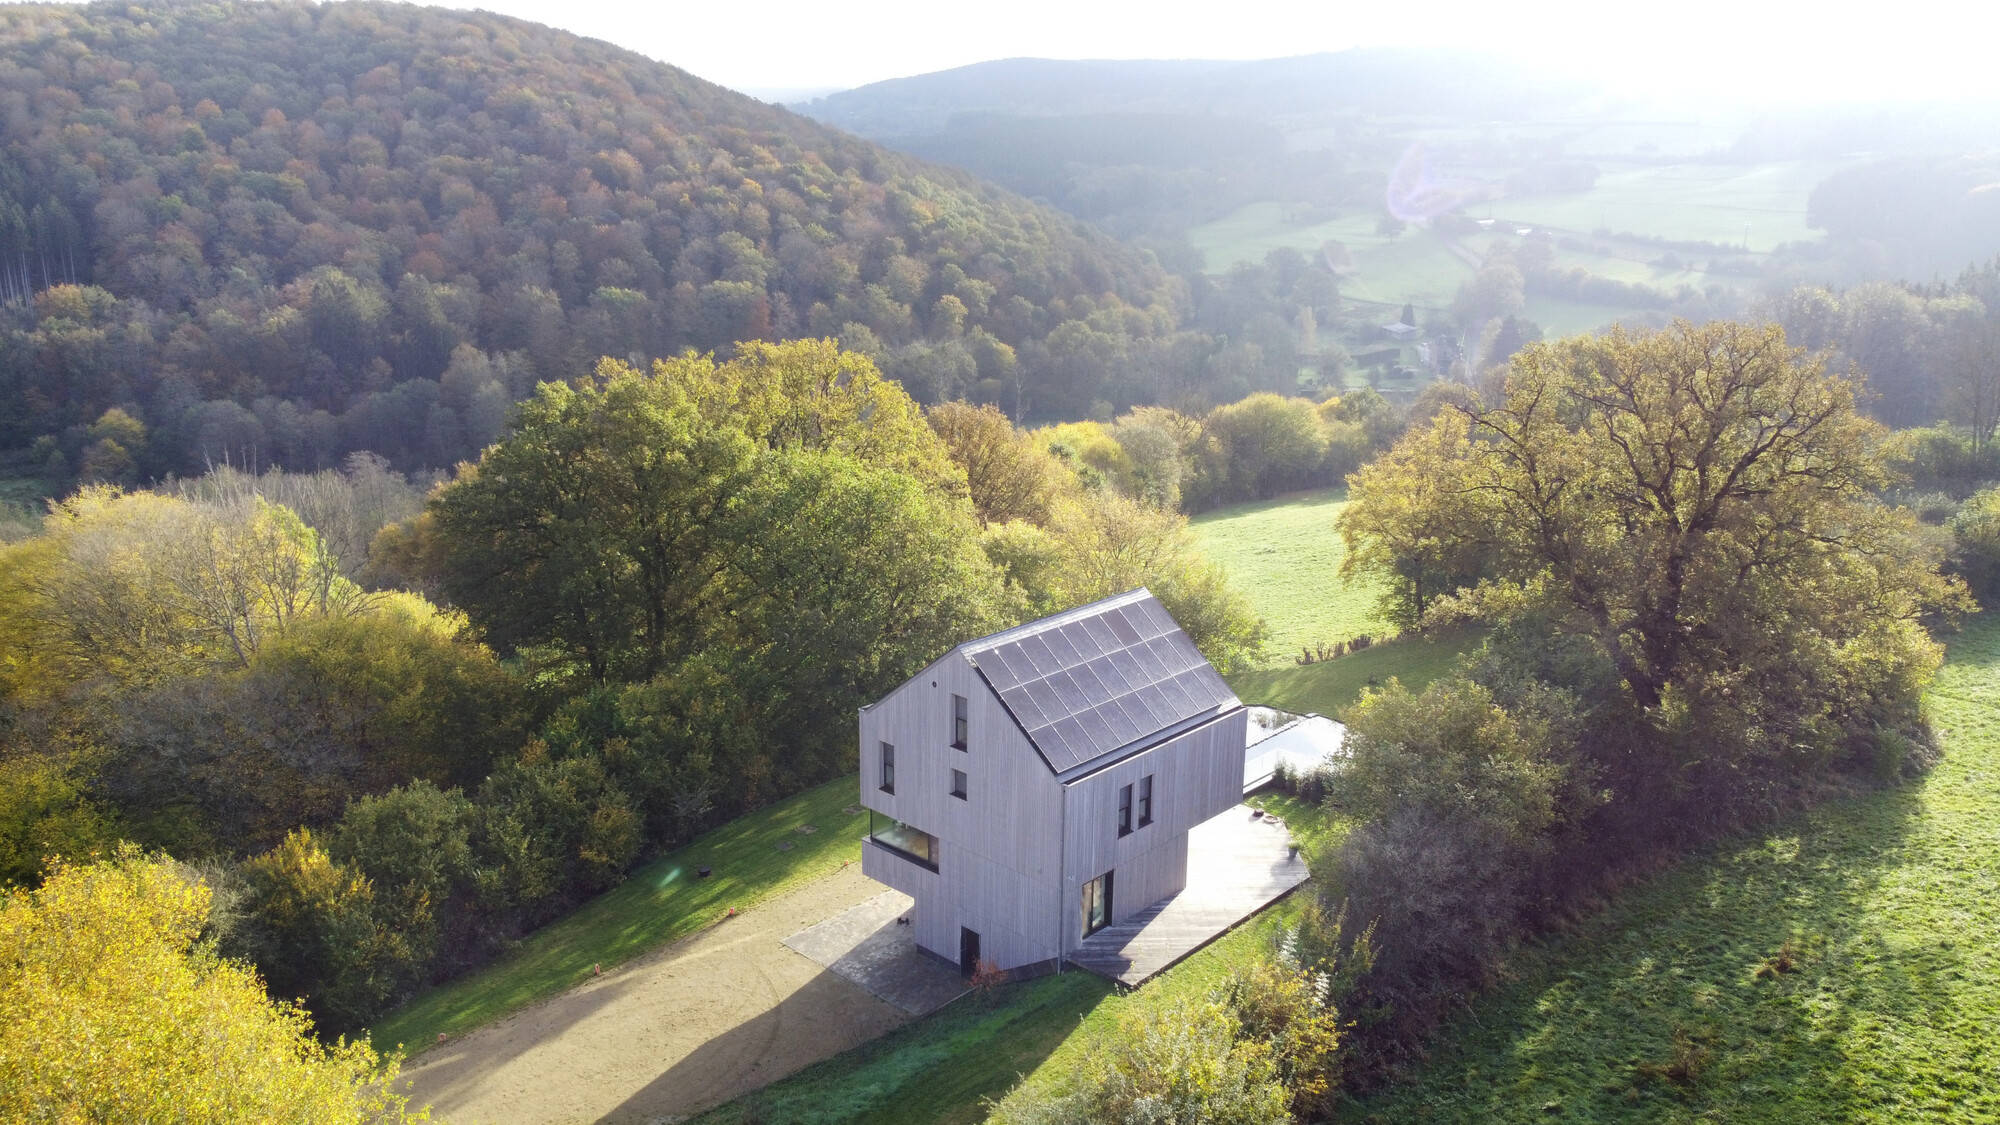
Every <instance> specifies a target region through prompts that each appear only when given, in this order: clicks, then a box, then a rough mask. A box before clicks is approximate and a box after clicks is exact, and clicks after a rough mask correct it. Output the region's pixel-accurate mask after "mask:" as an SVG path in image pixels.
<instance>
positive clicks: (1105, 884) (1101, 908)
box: [1083, 871, 1112, 937]
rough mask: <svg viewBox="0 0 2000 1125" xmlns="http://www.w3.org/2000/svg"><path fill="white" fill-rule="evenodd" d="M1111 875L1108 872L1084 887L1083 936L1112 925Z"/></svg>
mask: <svg viewBox="0 0 2000 1125" xmlns="http://www.w3.org/2000/svg"><path fill="white" fill-rule="evenodd" d="M1111 875H1112V872H1109V871H1106V872H1105V873H1104V874H1102V875H1099V876H1098V877H1097V878H1095V879H1092V880H1091V881H1090V882H1088V883H1085V884H1084V885H1083V936H1084V937H1089V936H1090V935H1092V934H1094V933H1096V932H1097V931H1099V930H1101V929H1103V928H1104V927H1106V926H1109V925H1110V924H1111Z"/></svg>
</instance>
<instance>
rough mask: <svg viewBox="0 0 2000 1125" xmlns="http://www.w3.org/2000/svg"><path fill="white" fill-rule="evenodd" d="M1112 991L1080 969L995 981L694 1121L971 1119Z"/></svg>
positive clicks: (883, 1123) (886, 1123)
mask: <svg viewBox="0 0 2000 1125" xmlns="http://www.w3.org/2000/svg"><path fill="white" fill-rule="evenodd" d="M1110 994H1111V984H1110V982H1108V981H1106V980H1104V979H1103V978H1101V977H1096V976H1092V975H1091V974H1089V973H1082V972H1068V973H1064V974H1062V975H1061V976H1053V977H1043V978H1041V979H1039V980H1032V981H1025V982H1022V983H1020V984H1010V985H1002V986H1001V987H1000V988H999V989H998V990H996V992H995V993H994V995H993V996H992V998H991V1000H990V1002H989V1001H982V1000H980V999H978V998H976V997H970V996H968V997H964V998H962V999H960V1000H957V1001H955V1002H953V1003H952V1004H949V1005H947V1006H946V1007H945V1008H943V1009H942V1010H940V1011H938V1012H935V1013H933V1014H932V1015H930V1016H927V1017H925V1018H923V1019H920V1020H916V1021H914V1022H912V1023H909V1024H905V1025H904V1026H903V1027H900V1028H898V1029H896V1030H895V1031H892V1032H890V1033H889V1034H888V1035H885V1036H883V1037H882V1038H880V1039H877V1040H875V1041H874V1042H872V1043H868V1044H865V1045H863V1046H860V1047H856V1048H855V1049H854V1050H852V1051H849V1052H847V1053H846V1054H843V1055H837V1056H835V1057H834V1058H831V1059H828V1060H826V1061H825V1062H822V1063H819V1064H817V1065H814V1066H810V1067H807V1068H806V1069H804V1070H802V1071H800V1072H799V1073H797V1074H794V1075H792V1076H791V1077H789V1078H785V1079H782V1080H780V1081H778V1082H776V1083H774V1084H772V1085H770V1086H767V1087H765V1088H764V1089H763V1090H761V1091H759V1092H758V1093H756V1094H753V1095H750V1096H749V1097H746V1098H742V1099H739V1100H738V1101H736V1102H733V1103H730V1104H728V1105H723V1106H719V1107H717V1108H715V1109H712V1110H710V1111H709V1112H707V1113H705V1114H702V1115H701V1116H699V1117H697V1118H695V1119H694V1120H695V1122H697V1123H700V1125H739V1123H740V1122H742V1121H745V1120H750V1119H753V1118H759V1117H761V1119H762V1120H765V1121H772V1122H785V1123H786V1125H846V1123H848V1122H856V1123H859V1122H869V1123H871V1125H932V1123H933V1122H935V1123H938V1125H971V1123H973V1122H978V1121H983V1120H985V1118H986V1101H987V1099H989V1098H998V1097H1000V1096H1001V1095H1003V1094H1005V1093H1006V1092H1007V1091H1008V1090H1009V1089H1011V1088H1013V1086H1014V1085H1015V1084H1016V1083H1018V1082H1019V1081H1020V1080H1021V1075H1023V1074H1026V1073H1028V1072H1029V1071H1032V1070H1035V1069H1036V1068H1037V1067H1039V1066H1040V1065H1041V1064H1042V1063H1043V1062H1045V1061H1046V1060H1047V1059H1048V1057H1049V1055H1050V1053H1051V1052H1053V1051H1055V1050H1056V1049H1057V1048H1058V1047H1060V1046H1061V1045H1062V1043H1063V1041H1064V1040H1065V1039H1067V1038H1068V1037H1069V1036H1071V1035H1073V1034H1074V1033H1075V1032H1076V1029H1077V1026H1078V1023H1079V1021H1083V1020H1085V1019H1087V1018H1088V1017H1089V1016H1090V1014H1091V1013H1092V1012H1093V1011H1094V1010H1095V1009H1096V1008H1097V1007H1098V1006H1099V1005H1101V1004H1103V1003H1104V1002H1105V998H1106V997H1107V996H1109V995H1110Z"/></svg>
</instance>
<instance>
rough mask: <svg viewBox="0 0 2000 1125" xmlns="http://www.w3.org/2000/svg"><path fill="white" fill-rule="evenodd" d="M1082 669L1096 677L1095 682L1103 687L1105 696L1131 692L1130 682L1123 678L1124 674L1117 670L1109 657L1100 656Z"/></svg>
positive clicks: (1116, 666)
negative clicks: (1087, 670) (1086, 669)
mask: <svg viewBox="0 0 2000 1125" xmlns="http://www.w3.org/2000/svg"><path fill="white" fill-rule="evenodd" d="M1084 667H1085V668H1088V669H1090V674H1091V675H1093V676H1096V677H1097V682H1098V683H1099V684H1101V685H1103V687H1104V693H1105V694H1106V695H1110V696H1120V695H1124V694H1125V693H1126V692H1128V691H1131V690H1132V682H1131V681H1130V680H1127V679H1126V678H1125V674H1124V673H1123V672H1120V671H1119V670H1118V665H1117V664H1116V663H1114V662H1113V661H1112V659H1111V658H1110V657H1109V656H1100V657H1098V658H1097V659H1095V660H1093V661H1091V662H1090V663H1088V664H1086V665H1084Z"/></svg>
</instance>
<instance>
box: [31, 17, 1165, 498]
mask: <svg viewBox="0 0 2000 1125" xmlns="http://www.w3.org/2000/svg"><path fill="white" fill-rule="evenodd" d="M0 97H4V98H5V99H6V100H7V104H9V105H10V106H12V107H13V109H12V110H11V111H10V112H9V114H8V115H7V116H6V119H5V123H4V126H0V137H4V141H5V154H4V157H0V260H4V262H5V263H6V267H5V270H4V271H0V273H4V274H5V277H4V281H0V304H4V306H5V307H4V310H0V340H4V341H5V345H6V346H5V347H4V349H0V453H13V454H15V455H17V456H21V457H24V458H29V459H30V460H32V462H33V464H32V465H30V466H28V467H29V468H32V469H33V470H35V471H36V472H38V473H42V474H44V475H46V476H48V477H52V478H57V479H72V478H74V477H76V476H77V475H79V474H83V473H86V472H87V473H88V474H90V475H91V476H92V477H93V478H94V479H104V480H121V479H124V477H125V475H126V474H130V473H137V474H139V479H144V478H146V477H150V476H155V475H160V474H164V473H166V472H169V471H171V472H178V473H194V472H199V471H201V470H202V469H203V468H205V467H206V465H207V464H208V463H210V462H222V461H232V462H238V463H241V462H251V463H252V464H253V465H254V466H261V465H264V464H270V463H276V464H282V465H285V466H286V467H288V468H292V469H295V470H296V469H314V468H324V467H329V466H331V465H334V464H337V463H338V462H339V459H340V457H341V456H342V455H343V454H345V453H346V452H348V451H351V450H355V449H370V450H374V451H376V452H378V453H380V454H382V455H383V456H385V457H387V458H389V459H390V460H391V461H392V462H393V463H395V464H396V465H397V466H398V467H399V468H403V469H406V470H407V469H409V468H413V467H419V466H437V467H444V466H449V465H451V464H452V463H454V462H455V461H457V460H460V459H464V458H467V457H470V456H472V455H474V454H476V453H477V451H478V450H479V449H480V448H481V447H483V446H484V445H485V444H486V443H487V442H489V441H491V440H492V439H493V438H494V437H495V436H497V433H498V427H499V425H500V423H501V421H502V420H503V418H504V415H505V409H506V406H507V404H508V403H509V402H511V401H514V400H517V399H520V398H524V397H526V396H527V395H528V394H529V393H530V392H531V390H532V388H533V386H534V383H535V381H536V380H537V379H551V378H567V377H570V376H573V375H577V374H581V373H584V372H587V371H589V370H590V369H591V367H592V366H593V365H594V364H595V362H596V360H597V359H598V358H599V357H602V356H607V355H608V356H613V357H617V358H620V359H627V358H631V357H639V359H640V360H641V361H643V359H644V358H645V357H650V356H664V355H675V354H678V353H680V352H681V351H682V350H683V349H685V348H693V349H696V350H698V351H706V350H711V349H726V348H729V347H730V346H732V345H733V344H735V343H736V342H738V341H755V340H782V339H788V338H795V337H802V336H808V335H811V336H832V335H840V336H842V337H843V338H848V339H850V340H867V341H871V342H872V349H871V350H874V351H876V352H877V354H878V355H879V357H880V358H881V359H882V361H883V362H884V363H886V364H889V365H891V366H892V367H893V368H894V370H893V371H892V372H891V373H892V374H894V375H897V376H899V377H901V378H902V379H903V381H904V383H905V384H906V385H907V386H909V387H910V388H912V389H913V390H914V391H915V392H916V393H917V394H918V395H919V396H920V397H922V398H923V399H925V400H927V401H936V400H942V399H950V398H957V397H965V396H967V395H969V394H971V393H973V392H974V390H975V389H976V388H978V387H979V386H981V385H982V384H984V385H985V387H986V389H985V391H984V392H983V393H985V394H986V395H987V396H988V397H989V398H999V397H1001V396H1002V394H1003V393H1004V395H1005V396H1006V397H1007V399H1008V401H1009V402H1010V403H1012V404H1014V405H1016V406H1017V407H1019V406H1020V405H1022V404H1027V405H1028V406H1030V407H1032V408H1035V409H1039V410H1043V411H1058V410H1064V409H1073V408H1077V409H1080V408H1081V407H1083V406H1087V405H1088V403H1090V402H1091V401H1093V400H1095V399H1098V398H1107V399H1119V400H1121V401H1130V400H1131V399H1132V397H1133V396H1134V395H1135V394H1142V393H1144V392H1145V388H1146V387H1148V386H1149V385H1150V383H1149V381H1150V380H1155V379H1157V378H1158V375H1157V374H1156V373H1153V372H1151V371H1150V370H1145V371H1142V370H1138V369H1133V370H1127V369H1125V368H1123V367H1120V366H1105V365H1104V364H1102V363H1098V362H1096V361H1094V360H1091V361H1090V362H1086V360H1087V359H1089V356H1091V355H1096V354H1098V353H1099V352H1102V351H1103V349H1104V348H1107V347H1108V348H1110V349H1111V353H1110V354H1151V353H1149V352H1147V349H1148V348H1150V347H1151V346H1152V345H1151V343H1150V341H1152V340H1154V339H1155V338H1158V339H1161V340H1165V339H1167V338H1168V337H1170V336H1172V334H1173V332H1174V330H1175V327H1176V325H1177V324H1178V323H1179V321H1180V320H1182V319H1185V318H1186V317H1187V316H1188V315H1189V312H1188V309H1187V308H1186V307H1185V306H1186V305H1187V296H1186V287H1185V285H1184V284H1183V283H1181V282H1179V281H1178V280H1177V279H1174V278H1172V277H1171V276H1170V275H1168V274H1167V273H1166V272H1165V271H1163V270H1162V269H1161V268H1160V267H1159V266H1157V265H1156V264H1155V263H1154V262H1153V261H1152V259H1151V257H1150V256H1149V255H1147V254H1145V253H1144V252H1141V251H1137V250H1133V249H1130V248H1127V247H1124V246H1122V245H1120V244H1119V243H1117V242H1115V241H1114V240H1112V239H1110V238H1109V237H1107V236H1104V235H1102V234H1099V233H1096V232H1094V231H1091V230H1090V229H1088V228H1086V227H1084V226H1082V225H1081V224H1078V223H1077V222H1075V221H1074V220H1071V219H1069V218H1068V217H1066V216H1063V215H1061V214H1059V213H1057V212H1055V211H1052V210H1050V209H1047V208H1043V207H1040V206H1036V205H1033V204H1030V203H1028V202H1027V201H1025V200H1022V199H1020V198H1019V197H1016V196H1012V195H1009V194H1007V193H1006V192H1003V191H1001V190H999V189H997V188H993V187H990V186H987V185H984V184H982V183H980V182H979V181H976V180H974V179H973V178H972V177H970V176H968V175H966V174H965V173H962V172H958V171H955V170H952V169H948V168H943V167H939V166H936V165H930V164H925V163H923V162H921V161H919V160H916V159H913V158H910V157H906V156H901V155H897V154H894V153H891V152H889V151H887V150H885V149H882V148H879V147H877V146H875V145H873V144H870V143H868V142H865V141H861V140H859V139H857V138H854V137H851V136H848V135H846V134H843V133H841V132H839V131H837V130H834V129H831V128H828V127H826V126H823V125H819V124H817V123H814V122H811V121H809V120H807V119H805V118H802V117H798V116H795V115H793V114H790V113H788V112H786V111H784V110H781V109H779V108H777V107H774V106H770V105H766V104H764V103H761V102H758V101H755V100H753V99H751V98H748V97H745V96H742V95H740V94H736V93H734V92H731V91H727V90H724V89H722V88H720V87H717V86H713V85H711V84H709V83H706V82H703V81H701V80H699V79H697V78H694V77H693V76H691V75H689V74H687V73H685V72H683V71H680V70H676V69H674V68H673V67H670V66H666V65H664V64H660V63H656V62H653V61H651V60H648V59H645V58H643V57H641V56H639V55H637V54H634V53H632V52H629V51H624V50H621V49H618V48H615V47H612V46H610V45H608V44H605V43H602V42H597V41H594V40H587V39H581V38H578V37H576V36H572V35H568V34H564V33H561V32H557V31H555V30H552V29H550V28H547V27H542V26H538V25H535V24H530V23H526V22H523V21H519V20H514V19H509V18H506V17H503V16H498V15H493V14H491V13H484V12H454V11H445V10H442V9H435V8H420V7H415V6H409V5H400V4H390V3H376V2H372V0H370V2H364V3H357V4H348V5H340V6H334V7H325V6H316V5H312V4H307V3H302V2H296V0H277V2H254V0H245V2H230V3H222V4H215V5H206V6H194V7H189V6H185V5H169V6H164V7H158V6H156V7H144V6H138V7H132V6H128V7H120V8H115V9H114V8H108V7H44V8H36V9H21V10H20V11H17V12H14V13H12V14H10V15H9V16H8V17H7V19H6V20H5V21H4V24H0ZM1086 353H1088V355H1087V354H1086ZM1162 354H1164V353H1162ZM1182 366H1183V367H1184V368H1185V369H1186V374H1187V375H1188V377H1191V378H1198V377H1199V374H1200V357H1199V356H1196V357H1195V358H1194V360H1193V362H1192V366H1189V365H1186V364H1183V365H1182ZM1080 375H1087V376H1088V378H1087V379H1086V380H1085V381H1082V382H1078V381H1077V380H1078V377H1079V376H1080ZM1147 397H1149V395H1148V396H1147ZM113 409H117V410H118V411H119V412H120V413H119V414H118V415H113V414H109V413H107V411H110V410H113ZM38 441H40V442H41V444H40V445H39V446H36V444H35V443H37V442H38ZM31 449H32V450H33V452H32V453H31V452H30V450H31ZM128 483H129V482H128Z"/></svg>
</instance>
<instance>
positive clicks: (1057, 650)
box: [1041, 625, 1083, 668]
mask: <svg viewBox="0 0 2000 1125" xmlns="http://www.w3.org/2000/svg"><path fill="white" fill-rule="evenodd" d="M1068 629H1069V627H1068V626H1067V625H1065V626H1062V627H1060V628H1056V629H1050V630H1049V631H1048V632H1046V633H1043V634H1041V639H1042V643H1043V644H1045V645H1047V646H1049V654H1050V655H1052V656H1054V657H1055V658H1056V665H1057V666H1058V667H1061V668H1074V667H1076V666H1077V665H1078V664H1081V663H1083V654H1082V653H1080V652H1078V651H1076V646H1075V645H1073V644H1071V643H1069V635H1068Z"/></svg>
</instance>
